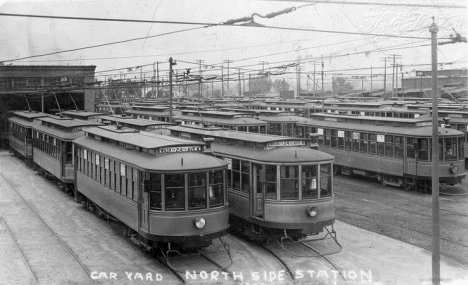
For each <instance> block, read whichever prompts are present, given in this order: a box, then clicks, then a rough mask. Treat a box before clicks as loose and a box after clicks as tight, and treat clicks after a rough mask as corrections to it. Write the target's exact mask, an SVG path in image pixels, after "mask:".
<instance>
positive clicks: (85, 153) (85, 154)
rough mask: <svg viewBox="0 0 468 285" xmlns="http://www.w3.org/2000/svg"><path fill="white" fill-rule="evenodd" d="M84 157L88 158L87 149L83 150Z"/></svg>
mask: <svg viewBox="0 0 468 285" xmlns="http://www.w3.org/2000/svg"><path fill="white" fill-rule="evenodd" d="M84 157H85V159H88V151H87V150H86V149H85V150H84Z"/></svg>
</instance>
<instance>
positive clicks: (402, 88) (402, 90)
mask: <svg viewBox="0 0 468 285" xmlns="http://www.w3.org/2000/svg"><path fill="white" fill-rule="evenodd" d="M400 73H401V92H402V94H403V97H406V96H405V87H404V86H403V81H404V73H403V64H401V65H400Z"/></svg>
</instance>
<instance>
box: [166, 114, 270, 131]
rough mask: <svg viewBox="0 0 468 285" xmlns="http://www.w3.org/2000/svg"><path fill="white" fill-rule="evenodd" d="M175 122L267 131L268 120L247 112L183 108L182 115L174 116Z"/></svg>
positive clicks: (229, 128) (239, 129)
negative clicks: (265, 120)
mask: <svg viewBox="0 0 468 285" xmlns="http://www.w3.org/2000/svg"><path fill="white" fill-rule="evenodd" d="M174 122H176V123H177V124H179V125H212V126H216V127H222V128H225V129H228V130H235V131H242V132H250V133H266V131H267V130H266V128H267V122H264V121H262V120H259V119H258V118H255V114H252V113H246V112H243V113H237V112H225V111H197V110H182V111H181V114H180V115H176V116H174Z"/></svg>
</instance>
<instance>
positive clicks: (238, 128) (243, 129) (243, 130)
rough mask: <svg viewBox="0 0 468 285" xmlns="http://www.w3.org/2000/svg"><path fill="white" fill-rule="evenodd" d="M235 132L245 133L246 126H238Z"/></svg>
mask: <svg viewBox="0 0 468 285" xmlns="http://www.w3.org/2000/svg"><path fill="white" fill-rule="evenodd" d="M237 130H238V131H239V132H247V127H246V126H238V127H237Z"/></svg>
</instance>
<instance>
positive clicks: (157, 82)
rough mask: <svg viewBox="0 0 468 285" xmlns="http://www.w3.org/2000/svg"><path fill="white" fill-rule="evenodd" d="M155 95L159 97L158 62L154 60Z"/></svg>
mask: <svg viewBox="0 0 468 285" xmlns="http://www.w3.org/2000/svg"><path fill="white" fill-rule="evenodd" d="M156 97H159V62H157V61H156Z"/></svg>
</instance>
